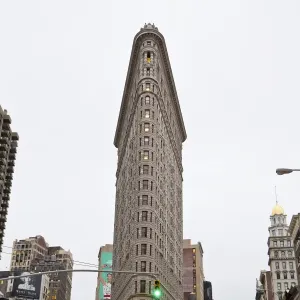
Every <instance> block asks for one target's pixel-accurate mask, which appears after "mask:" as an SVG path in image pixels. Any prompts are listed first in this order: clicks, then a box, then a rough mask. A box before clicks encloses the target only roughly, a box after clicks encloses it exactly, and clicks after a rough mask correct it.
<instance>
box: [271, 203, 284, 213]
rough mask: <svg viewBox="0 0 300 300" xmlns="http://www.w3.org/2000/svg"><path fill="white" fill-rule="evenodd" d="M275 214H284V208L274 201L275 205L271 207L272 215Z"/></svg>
mask: <svg viewBox="0 0 300 300" xmlns="http://www.w3.org/2000/svg"><path fill="white" fill-rule="evenodd" d="M275 215H284V209H283V207H282V206H280V205H279V204H278V203H276V205H275V206H274V207H273V209H272V216H275Z"/></svg>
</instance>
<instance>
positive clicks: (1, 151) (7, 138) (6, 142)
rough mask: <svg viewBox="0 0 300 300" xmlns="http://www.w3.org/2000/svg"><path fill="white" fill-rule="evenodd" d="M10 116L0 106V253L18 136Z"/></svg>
mask: <svg viewBox="0 0 300 300" xmlns="http://www.w3.org/2000/svg"><path fill="white" fill-rule="evenodd" d="M10 124H11V118H10V116H9V115H8V114H7V111H6V110H2V108H1V106H0V133H1V137H0V204H1V208H0V254H1V252H2V244H3V237H4V230H5V226H6V217H7V210H8V206H9V200H10V193H11V186H12V180H13V173H14V166H15V160H16V153H17V147H18V140H19V136H18V134H17V133H16V132H12V130H11V128H10Z"/></svg>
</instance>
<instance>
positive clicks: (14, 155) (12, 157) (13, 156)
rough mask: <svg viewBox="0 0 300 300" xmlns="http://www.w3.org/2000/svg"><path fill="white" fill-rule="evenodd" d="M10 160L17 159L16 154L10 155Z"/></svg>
mask: <svg viewBox="0 0 300 300" xmlns="http://www.w3.org/2000/svg"><path fill="white" fill-rule="evenodd" d="M8 158H9V160H15V159H16V154H15V153H11V152H10V153H9V155H8Z"/></svg>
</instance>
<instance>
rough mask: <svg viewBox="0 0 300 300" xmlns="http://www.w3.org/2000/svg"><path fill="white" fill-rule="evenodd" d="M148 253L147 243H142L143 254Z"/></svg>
mask: <svg viewBox="0 0 300 300" xmlns="http://www.w3.org/2000/svg"><path fill="white" fill-rule="evenodd" d="M146 254H147V244H142V245H141V255H146Z"/></svg>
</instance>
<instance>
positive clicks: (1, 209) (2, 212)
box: [0, 207, 7, 215]
mask: <svg viewBox="0 0 300 300" xmlns="http://www.w3.org/2000/svg"><path fill="white" fill-rule="evenodd" d="M0 214H3V215H7V208H6V207H0Z"/></svg>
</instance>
